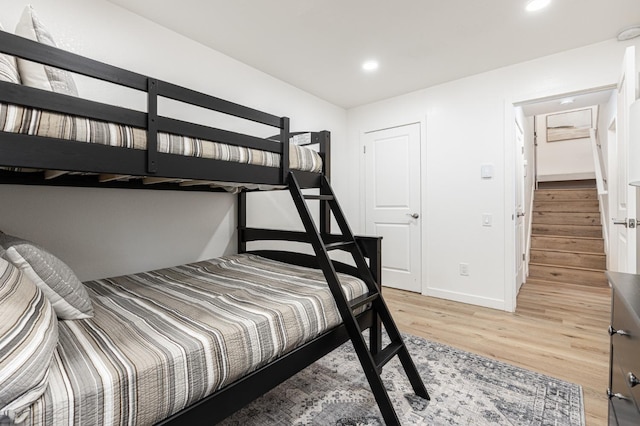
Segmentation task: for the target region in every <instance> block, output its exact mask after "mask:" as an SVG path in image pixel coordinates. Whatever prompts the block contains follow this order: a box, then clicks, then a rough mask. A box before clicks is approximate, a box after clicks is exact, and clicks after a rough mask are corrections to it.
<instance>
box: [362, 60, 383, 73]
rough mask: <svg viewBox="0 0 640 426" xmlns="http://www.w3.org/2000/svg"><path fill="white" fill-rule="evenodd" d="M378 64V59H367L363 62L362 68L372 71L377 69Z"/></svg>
mask: <svg viewBox="0 0 640 426" xmlns="http://www.w3.org/2000/svg"><path fill="white" fill-rule="evenodd" d="M378 66H379V64H378V61H366V62H364V63H363V64H362V69H363V70H365V71H368V72H371V71H375V70H377V69H378Z"/></svg>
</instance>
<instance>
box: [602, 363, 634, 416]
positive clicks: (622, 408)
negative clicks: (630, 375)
mask: <svg viewBox="0 0 640 426" xmlns="http://www.w3.org/2000/svg"><path fill="white" fill-rule="evenodd" d="M611 394H612V396H611V400H610V401H611V405H612V407H613V409H614V411H615V417H616V419H617V421H618V423H617V424H619V425H620V426H637V425H638V424H640V413H639V412H638V407H637V406H636V404H635V401H634V400H633V396H632V395H631V392H630V389H629V386H627V382H626V379H625V375H624V373H623V372H622V369H621V367H620V362H619V359H618V357H617V355H616V354H615V353H614V354H613V365H612V366H611ZM609 417H611V415H610V416H609Z"/></svg>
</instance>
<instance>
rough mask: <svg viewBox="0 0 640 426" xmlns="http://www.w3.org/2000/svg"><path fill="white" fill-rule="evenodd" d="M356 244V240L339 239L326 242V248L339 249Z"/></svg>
mask: <svg viewBox="0 0 640 426" xmlns="http://www.w3.org/2000/svg"><path fill="white" fill-rule="evenodd" d="M354 244H355V242H354V241H338V242H335V243H329V244H325V245H324V248H325V249H327V250H337V249H342V248H346V247H349V246H352V245H354Z"/></svg>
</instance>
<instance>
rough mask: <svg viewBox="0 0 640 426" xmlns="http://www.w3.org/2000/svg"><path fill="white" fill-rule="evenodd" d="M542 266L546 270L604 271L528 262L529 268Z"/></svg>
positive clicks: (601, 270)
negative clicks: (546, 268)
mask: <svg viewBox="0 0 640 426" xmlns="http://www.w3.org/2000/svg"><path fill="white" fill-rule="evenodd" d="M532 265H534V266H544V267H548V268H561V269H572V270H578V271H587V272H589V271H593V272H604V271H606V269H593V268H583V267H580V266H564V265H552V264H548V263H535V262H529V266H532Z"/></svg>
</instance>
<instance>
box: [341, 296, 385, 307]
mask: <svg viewBox="0 0 640 426" xmlns="http://www.w3.org/2000/svg"><path fill="white" fill-rule="evenodd" d="M378 296H380V293H367V294H363V295H362V296H358V297H356V298H355V299H352V300H351V301H350V302H349V303H350V304H351V309H354V310H355V309H358V308H359V307H360V306H364V305H366V304H367V303H370V302H373V301H374V300H376V299H377V298H378Z"/></svg>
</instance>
